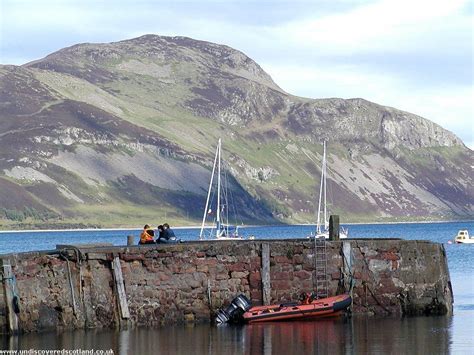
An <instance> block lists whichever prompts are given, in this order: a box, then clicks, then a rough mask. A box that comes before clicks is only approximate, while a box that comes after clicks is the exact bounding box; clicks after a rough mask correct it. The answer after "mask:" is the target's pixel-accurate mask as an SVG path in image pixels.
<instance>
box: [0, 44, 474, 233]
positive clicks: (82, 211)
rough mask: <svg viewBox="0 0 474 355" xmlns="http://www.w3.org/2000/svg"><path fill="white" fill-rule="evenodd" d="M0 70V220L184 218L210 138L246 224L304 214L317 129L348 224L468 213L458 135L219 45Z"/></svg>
mask: <svg viewBox="0 0 474 355" xmlns="http://www.w3.org/2000/svg"><path fill="white" fill-rule="evenodd" d="M0 78H1V79H0V147H1V151H0V191H2V192H0V204H1V207H2V208H3V211H4V218H3V219H4V221H5V222H6V224H10V223H13V222H12V221H13V220H15V218H16V221H17V222H18V221H20V220H21V222H22V223H25V222H27V221H29V222H32V221H34V220H35V219H39V220H41V219H43V220H46V219H47V220H48V221H51V220H53V221H54V220H57V221H61V222H64V221H69V222H71V223H84V221H86V220H87V221H90V222H91V223H93V224H99V225H124V224H127V225H131V224H133V223H141V222H139V221H142V220H146V219H147V218H156V216H157V215H161V216H163V217H166V218H168V219H170V220H173V221H176V222H178V223H188V224H189V223H193V222H195V221H196V220H197V219H198V218H199V215H200V214H201V213H202V212H201V211H202V209H203V205H204V202H205V193H206V190H207V185H208V179H209V177H210V165H211V164H212V154H213V149H215V148H214V147H215V144H216V142H217V139H218V138H223V141H224V156H225V161H226V163H227V164H228V171H229V172H230V179H231V180H232V191H233V192H234V195H235V197H236V198H235V200H236V206H237V208H236V209H237V210H238V211H239V215H240V217H239V218H240V219H241V220H242V221H246V222H249V221H251V222H253V223H257V222H266V223H275V222H280V221H281V222H311V221H314V214H315V211H314V210H315V207H317V206H315V205H316V203H315V202H316V200H317V186H318V184H319V175H320V171H319V167H320V161H321V151H322V148H321V142H322V141H323V140H327V141H328V146H329V178H330V193H331V196H330V197H331V205H330V209H331V211H333V212H336V213H339V214H341V215H342V216H344V217H345V218H346V220H347V219H350V220H368V219H370V220H374V219H384V218H385V219H391V220H393V219H397V218H405V219H406V218H409V219H410V218H413V219H420V218H436V219H443V218H444V219H449V218H472V217H473V215H474V206H473V200H474V193H473V191H472V188H471V186H472V183H473V181H472V180H473V174H472V165H474V164H473V154H472V151H471V150H469V149H468V148H466V147H465V146H464V144H463V143H462V141H461V140H460V139H459V138H457V137H456V136H455V135H454V134H452V133H451V132H449V131H446V130H445V129H443V128H442V127H440V126H438V125H436V124H435V123H433V122H431V121H428V120H426V119H424V118H422V117H419V116H416V115H413V114H410V113H407V112H403V111H400V110H397V109H394V108H390V107H385V106H381V105H377V104H374V103H371V102H369V101H366V100H363V99H348V100H344V99H337V98H333V99H305V98H300V97H296V96H292V95H290V94H288V93H286V92H284V91H283V90H282V89H281V88H279V87H278V86H277V85H276V84H275V83H274V82H273V80H272V79H271V77H270V76H269V75H268V74H267V73H265V72H264V71H263V69H262V68H261V67H260V66H259V65H258V64H257V63H255V62H254V61H253V60H252V59H250V58H249V57H247V56H246V55H245V54H243V53H242V52H239V51H236V50H234V49H232V48H230V47H227V46H222V45H217V44H213V43H209V42H203V41H196V40H193V39H190V38H185V37H163V36H155V35H145V36H142V37H139V38H136V39H131V40H125V41H121V42H116V43H108V44H79V45H75V46H72V47H68V48H65V49H62V50H60V51H58V52H55V53H53V54H51V55H48V56H47V57H45V58H43V59H40V60H37V61H34V62H31V63H28V64H26V65H24V66H0ZM26 209H28V211H30V210H34V211H36V212H35V213H29V214H30V215H34V216H30V215H29V214H28V213H25V211H26ZM22 214H23V217H22ZM0 216H1V214H0ZM12 216H13V217H15V218H13V219H12V218H11V217H12ZM343 219H344V218H343ZM141 224H143V223H141Z"/></svg>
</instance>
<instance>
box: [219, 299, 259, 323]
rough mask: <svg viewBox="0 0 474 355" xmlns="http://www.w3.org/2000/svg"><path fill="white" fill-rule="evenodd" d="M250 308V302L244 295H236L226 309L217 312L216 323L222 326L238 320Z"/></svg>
mask: <svg viewBox="0 0 474 355" xmlns="http://www.w3.org/2000/svg"><path fill="white" fill-rule="evenodd" d="M250 307H252V304H251V302H250V300H249V299H248V298H247V297H246V296H245V295H238V296H237V297H236V298H234V299H233V300H232V302H231V303H230V305H228V306H227V308H225V309H224V308H221V309H219V310H218V311H217V315H216V323H217V324H223V323H227V322H229V321H232V320H238V318H239V317H241V316H242V314H244V313H245V312H247V311H248V310H249V309H250Z"/></svg>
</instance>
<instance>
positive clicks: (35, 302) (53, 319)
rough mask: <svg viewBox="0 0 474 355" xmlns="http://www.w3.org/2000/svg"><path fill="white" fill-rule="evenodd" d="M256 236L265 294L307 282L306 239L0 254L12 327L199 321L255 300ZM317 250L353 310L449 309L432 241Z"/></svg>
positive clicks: (3, 322) (289, 292)
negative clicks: (115, 267)
mask: <svg viewBox="0 0 474 355" xmlns="http://www.w3.org/2000/svg"><path fill="white" fill-rule="evenodd" d="M264 243H267V244H269V249H270V285H271V289H270V290H269V294H270V302H272V303H274V302H275V303H276V302H280V301H288V300H295V299H296V298H297V297H298V296H299V294H300V293H301V292H302V291H311V290H313V287H314V286H313V285H314V284H313V277H314V242H312V241H309V240H295V239H292V240H271V241H259V240H255V241H236V242H234V241H229V242H224V241H223V242H197V243H184V244H178V245H157V246H141V247H139V246H134V247H96V248H83V249H81V252H80V253H78V252H77V251H76V252H74V250H68V251H67V253H66V252H63V255H67V256H68V259H69V261H66V259H65V258H64V257H61V256H60V255H58V253H57V252H56V253H53V252H50V253H45V252H32V253H21V254H9V255H2V256H0V262H2V263H3V264H11V265H12V269H13V273H14V275H15V277H16V290H17V294H18V296H19V297H20V313H19V315H18V321H19V330H20V331H22V332H34V331H42V330H48V329H50V330H52V329H77V328H99V327H118V326H123V325H132V326H134V325H159V324H164V323H172V322H183V321H209V320H210V319H211V317H212V315H213V313H214V312H215V311H216V310H217V309H218V308H219V307H221V306H222V305H224V304H227V303H228V302H229V301H230V300H231V299H232V298H233V297H235V296H236V295H237V294H239V293H245V294H246V295H247V296H249V297H250V298H251V299H252V302H254V303H255V304H261V302H262V297H263V293H262V275H261V268H262V257H261V251H262V244H264ZM344 243H346V244H345V245H346V246H345V247H344V249H345V250H346V255H345V257H344V254H343V244H344ZM348 250H349V253H347V251H348ZM114 257H119V259H120V266H121V271H122V276H123V280H124V281H123V284H124V288H125V296H126V303H125V306H127V304H128V310H129V313H130V317H129V318H125V319H124V318H123V314H122V312H121V311H120V300H119V299H118V292H117V286H116V280H115V279H114V274H113V272H112V266H111V265H112V260H113V258H114ZM327 258H328V269H327V273H328V278H329V280H330V282H329V294H330V295H334V294H336V292H344V291H345V290H348V289H349V284H350V282H349V281H350V275H351V274H352V276H353V277H354V287H353V290H352V291H353V300H354V301H353V312H355V313H370V314H384V315H388V314H393V315H407V314H408V315H411V314H449V313H451V312H452V302H453V299H452V291H451V283H450V278H449V271H448V268H447V262H446V255H445V252H444V248H443V246H442V245H440V244H437V243H432V242H428V241H404V240H387V239H371V240H348V241H344V242H342V241H337V242H336V241H334V242H327ZM348 259H350V260H348ZM68 263H69V271H68ZM349 266H350V267H349ZM69 275H70V277H69ZM71 285H72V288H71ZM4 286H5V282H4ZM5 289H6V287H3V288H2V289H1V290H0V332H3V333H5V332H8V330H9V323H8V322H9V321H8V309H7V307H6V304H5V292H4V291H5ZM73 297H74V301H75V302H74V303H75V305H74V304H73Z"/></svg>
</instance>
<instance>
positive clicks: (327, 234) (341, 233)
mask: <svg viewBox="0 0 474 355" xmlns="http://www.w3.org/2000/svg"><path fill="white" fill-rule="evenodd" d="M315 237H316V238H322V237H324V238H326V239H329V232H324V233H318V234H316V236H315ZM347 238H348V235H347V234H346V233H344V232H339V239H347Z"/></svg>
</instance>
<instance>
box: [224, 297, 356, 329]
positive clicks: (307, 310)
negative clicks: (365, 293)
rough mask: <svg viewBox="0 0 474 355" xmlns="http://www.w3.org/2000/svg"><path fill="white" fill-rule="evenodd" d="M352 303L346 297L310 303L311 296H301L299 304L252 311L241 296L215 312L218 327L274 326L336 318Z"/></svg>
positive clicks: (286, 304) (257, 307)
mask: <svg viewBox="0 0 474 355" xmlns="http://www.w3.org/2000/svg"><path fill="white" fill-rule="evenodd" d="M351 303H352V299H351V296H349V295H347V294H343V295H338V296H333V297H327V298H320V299H314V296H313V295H310V294H307V293H304V294H303V295H302V297H301V298H300V302H290V303H282V304H274V305H270V306H256V307H252V305H251V303H250V300H249V299H248V298H247V297H246V296H245V295H239V296H237V297H236V298H234V299H233V300H232V302H231V303H230V305H229V306H227V308H222V309H220V310H219V311H218V312H217V315H216V318H215V320H216V322H217V323H218V324H222V323H228V322H247V323H257V322H275V321H291V320H307V319H317V318H326V317H335V316H338V315H340V314H341V313H342V312H343V311H344V310H346V309H347V308H348V307H349V306H350V305H351Z"/></svg>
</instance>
